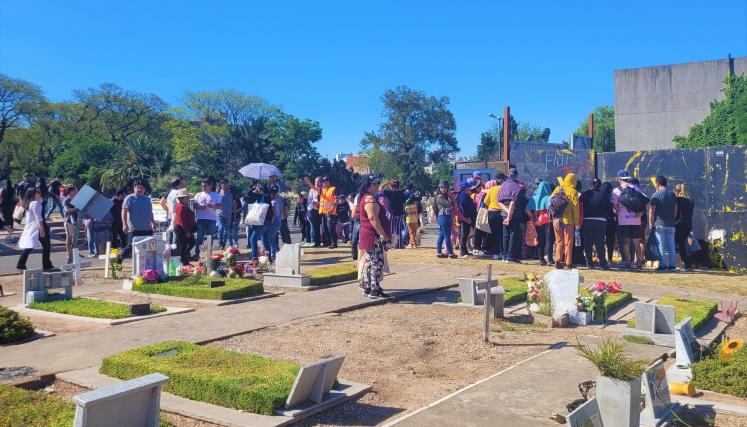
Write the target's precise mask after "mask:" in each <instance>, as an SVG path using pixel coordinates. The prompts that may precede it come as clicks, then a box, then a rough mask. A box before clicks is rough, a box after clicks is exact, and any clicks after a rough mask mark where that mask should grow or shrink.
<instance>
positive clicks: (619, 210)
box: [611, 169, 643, 269]
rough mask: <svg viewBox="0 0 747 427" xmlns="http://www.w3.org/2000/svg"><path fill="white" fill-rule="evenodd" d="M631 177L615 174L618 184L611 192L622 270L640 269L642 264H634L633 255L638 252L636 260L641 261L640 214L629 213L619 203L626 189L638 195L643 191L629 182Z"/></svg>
mask: <svg viewBox="0 0 747 427" xmlns="http://www.w3.org/2000/svg"><path fill="white" fill-rule="evenodd" d="M632 180H633V177H632V176H631V175H630V174H629V173H628V171H626V170H625V169H622V170H620V171H618V172H617V182H618V183H619V184H620V185H619V186H618V187H617V188H615V189H614V190H613V191H612V198H611V201H612V208H613V210H614V211H615V213H616V214H617V224H618V229H617V231H618V241H619V245H620V255H621V256H622V268H629V269H634V268H636V267H638V268H642V262H641V264H640V265H639V266H636V265H635V264H634V260H635V254H636V252H638V259H639V260H642V259H643V251H642V250H641V248H642V246H641V244H640V243H641V216H642V215H643V214H642V213H636V212H632V211H630V210H629V209H628V208H627V207H625V205H623V204H622V203H620V196H621V195H622V193H623V191H624V190H625V189H626V188H627V187H631V188H633V189H634V190H636V191H638V192H639V193H641V194H643V191H642V190H641V189H640V188H638V187H637V186H636V185H633V184H632V183H631V181H632Z"/></svg>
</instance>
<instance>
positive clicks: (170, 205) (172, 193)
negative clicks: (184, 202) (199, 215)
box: [160, 178, 184, 244]
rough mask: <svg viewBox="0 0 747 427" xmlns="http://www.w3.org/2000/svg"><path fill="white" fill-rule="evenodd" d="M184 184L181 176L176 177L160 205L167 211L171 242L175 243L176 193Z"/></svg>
mask: <svg viewBox="0 0 747 427" xmlns="http://www.w3.org/2000/svg"><path fill="white" fill-rule="evenodd" d="M183 187H184V184H183V181H182V180H181V179H180V178H176V179H174V180H173V181H171V189H170V190H169V192H168V193H167V194H166V195H165V196H164V197H162V198H161V201H160V205H161V208H163V210H164V211H166V221H167V222H168V224H169V228H168V233H169V244H172V243H174V215H175V212H174V210H175V209H176V194H177V193H178V192H179V189H181V188H183Z"/></svg>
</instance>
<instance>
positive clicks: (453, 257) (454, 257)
mask: <svg viewBox="0 0 747 427" xmlns="http://www.w3.org/2000/svg"><path fill="white" fill-rule="evenodd" d="M449 258H451V259H456V258H459V257H458V256H456V254H449Z"/></svg>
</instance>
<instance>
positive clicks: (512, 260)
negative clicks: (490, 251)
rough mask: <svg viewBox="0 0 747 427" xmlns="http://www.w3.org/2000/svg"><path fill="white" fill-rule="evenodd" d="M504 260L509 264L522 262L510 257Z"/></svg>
mask: <svg viewBox="0 0 747 427" xmlns="http://www.w3.org/2000/svg"><path fill="white" fill-rule="evenodd" d="M506 262H509V263H511V264H521V263H522V262H521V261H519V260H518V259H512V258H509V259H507V260H506Z"/></svg>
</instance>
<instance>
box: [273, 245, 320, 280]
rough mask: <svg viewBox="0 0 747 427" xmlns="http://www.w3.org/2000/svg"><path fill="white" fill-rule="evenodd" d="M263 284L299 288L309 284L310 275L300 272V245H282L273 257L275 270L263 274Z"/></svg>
mask: <svg viewBox="0 0 747 427" xmlns="http://www.w3.org/2000/svg"><path fill="white" fill-rule="evenodd" d="M263 278H264V284H265V285H270V286H289V287H294V288H300V287H304V286H309V285H310V283H311V277H310V276H309V275H308V274H302V273H301V245H300V244H299V243H289V244H285V245H283V247H282V248H280V250H279V251H278V253H277V255H276V258H275V272H274V273H265V274H263Z"/></svg>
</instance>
